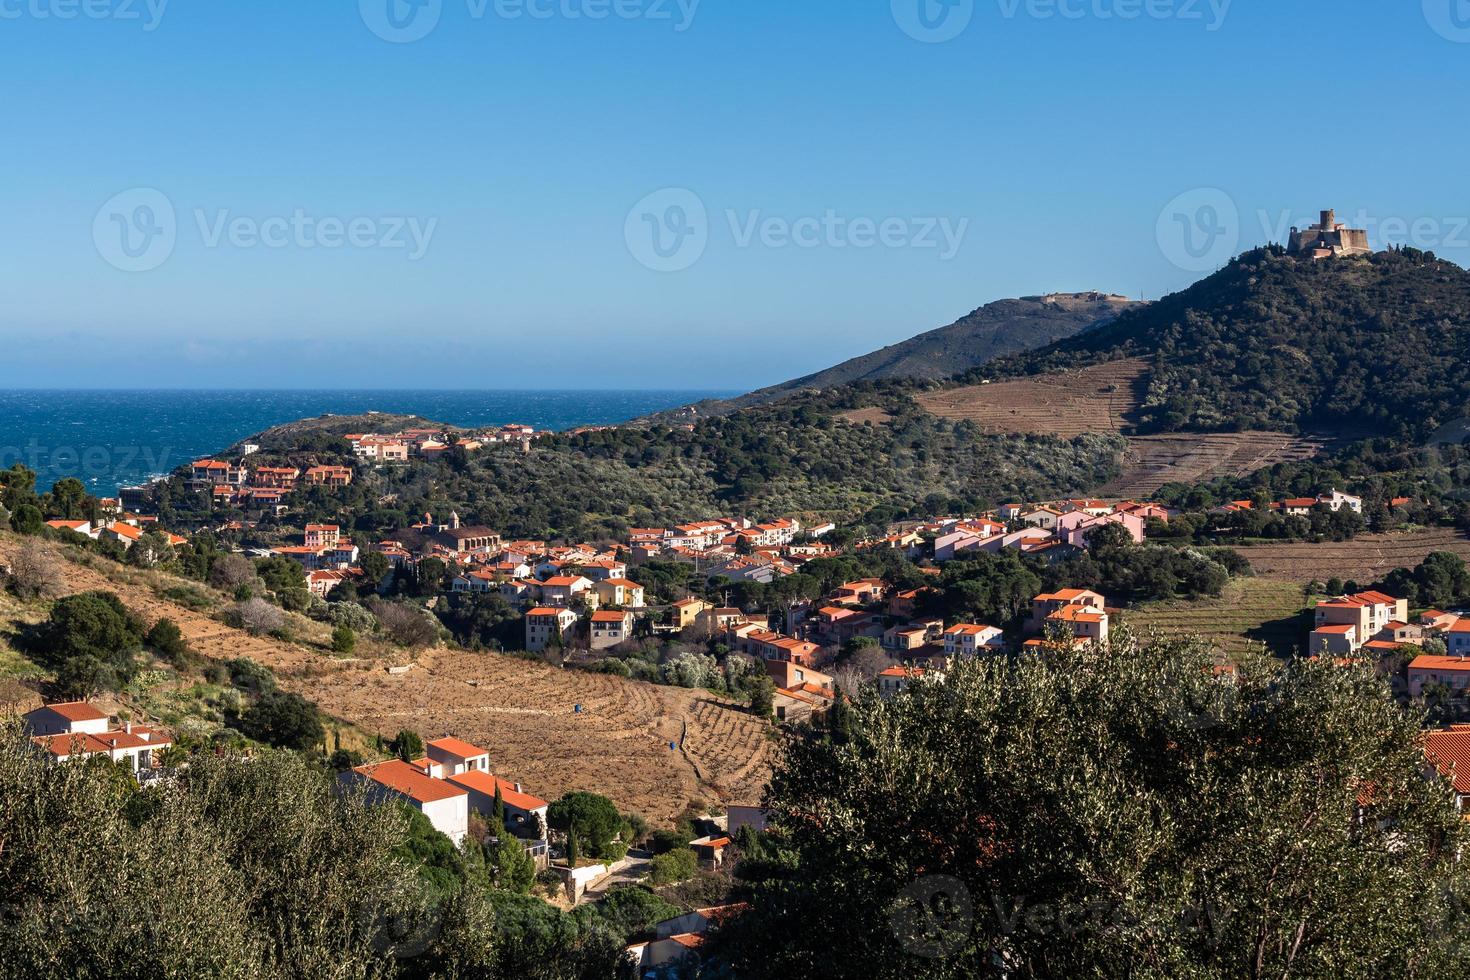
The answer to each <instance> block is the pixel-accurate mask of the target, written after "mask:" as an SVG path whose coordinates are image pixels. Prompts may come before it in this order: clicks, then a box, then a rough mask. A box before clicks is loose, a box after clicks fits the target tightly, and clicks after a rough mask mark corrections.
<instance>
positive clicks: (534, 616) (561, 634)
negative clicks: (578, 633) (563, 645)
mask: <svg viewBox="0 0 1470 980" xmlns="http://www.w3.org/2000/svg"><path fill="white" fill-rule="evenodd" d="M575 625H577V614H576V613H574V612H572V611H571V610H570V609H567V608H566V607H561V608H552V607H549V606H541V607H539V608H536V609H532V610H531V611H530V612H528V613H526V649H527V650H530V651H531V652H532V653H539V652H540V651H542V650H545V649H546V648H547V647H549V646H551V645H552V643H553V641H555V640H558V639H560V640H562V641H565V640H566V639H567V634H569V633H570V632H571V631H572V627H573V626H575Z"/></svg>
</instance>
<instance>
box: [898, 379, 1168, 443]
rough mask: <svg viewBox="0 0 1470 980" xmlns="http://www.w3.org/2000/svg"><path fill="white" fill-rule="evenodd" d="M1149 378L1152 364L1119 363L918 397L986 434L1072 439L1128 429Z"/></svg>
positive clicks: (927, 406)
mask: <svg viewBox="0 0 1470 980" xmlns="http://www.w3.org/2000/svg"><path fill="white" fill-rule="evenodd" d="M1147 379H1148V365H1147V363H1146V362H1144V361H1142V360H1128V361H1113V362H1110V363H1108V364H1100V365H1098V366H1096V367H1090V368H1083V369H1082V370H1080V371H1070V372H1067V373H1065V374H1049V375H1043V376H1040V377H1035V378H1020V379H1018V380H1015V381H998V382H996V383H994V384H988V385H972V386H970V387H967V388H952V389H950V390H948V391H936V392H929V393H926V394H922V395H919V396H918V397H917V398H916V399H915V400H916V401H917V402H918V403H919V404H920V405H921V406H923V408H924V409H925V410H927V411H929V412H932V413H934V414H935V415H939V416H942V417H944V418H951V419H969V420H970V421H972V422H974V423H976V424H977V425H979V426H980V427H981V428H982V429H983V430H984V431H986V432H992V433H997V434H999V433H1008V432H1018V433H1034V434H1040V435H1059V436H1063V437H1068V438H1070V437H1072V436H1078V435H1082V434H1084V433H1088V432H1101V433H1106V432H1121V431H1123V430H1124V429H1125V428H1127V426H1128V424H1129V417H1130V416H1131V415H1132V413H1133V412H1134V411H1135V410H1136V409H1137V408H1138V406H1139V404H1140V402H1141V400H1142V397H1143V392H1144V389H1145V387H1146V385H1147Z"/></svg>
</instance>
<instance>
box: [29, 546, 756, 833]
mask: <svg viewBox="0 0 1470 980" xmlns="http://www.w3.org/2000/svg"><path fill="white" fill-rule="evenodd" d="M15 546H16V542H15V539H14V538H13V537H10V536H8V535H6V536H0V560H4V557H5V556H6V555H8V554H10V553H11V552H12V551H13V549H14V548H15ZM63 564H64V571H65V574H66V579H67V586H68V590H69V591H71V592H82V591H88V590H92V589H104V590H107V591H112V592H116V593H117V594H118V595H119V597H121V598H122V600H123V602H124V603H126V604H127V605H128V606H129V607H130V608H132V609H133V610H135V611H136V612H138V613H139V614H140V615H141V616H142V617H143V618H144V619H145V620H147V621H149V622H152V621H153V620H156V619H158V618H159V617H161V616H168V617H170V618H171V619H173V620H174V621H175V622H177V623H178V624H179V627H180V629H181V630H182V631H183V633H184V636H185V637H186V638H187V639H188V641H189V643H190V645H191V646H192V647H193V648H194V649H195V650H197V651H198V652H199V653H200V654H202V655H204V656H205V657H208V658H210V659H213V660H230V659H233V658H235V657H249V658H251V659H253V660H257V661H259V662H261V663H263V664H266V665H267V666H269V667H270V668H271V669H272V670H274V671H275V672H276V673H277V675H278V676H279V677H280V679H281V682H282V684H283V686H285V687H286V688H287V689H288V690H293V691H296V692H298V693H300V694H302V695H303V696H305V697H308V698H310V699H311V700H313V701H316V702H317V703H318V704H319V705H320V706H321V707H322V709H323V710H324V711H326V712H327V713H329V714H331V715H332V716H334V717H336V718H340V719H342V720H343V721H346V722H348V723H350V724H352V725H355V726H357V727H358V728H360V729H362V731H363V732H364V733H366V734H367V735H368V736H369V737H371V736H372V735H374V734H381V735H383V737H384V738H385V739H386V738H390V737H392V736H393V735H394V734H396V733H397V732H398V730H399V729H402V728H410V729H413V730H415V731H418V732H419V733H420V734H422V735H423V736H424V737H425V738H426V739H428V738H438V737H440V736H443V735H454V736H456V737H458V738H463V739H465V740H467V741H470V742H472V743H475V744H478V745H483V746H484V747H485V748H487V749H488V750H489V751H490V754H491V762H492V764H493V765H494V766H495V768H496V770H497V772H498V773H499V774H500V775H502V776H504V777H505V778H507V779H513V780H516V781H518V782H522V783H524V784H525V785H526V787H527V790H528V791H529V792H532V793H535V794H536V795H538V796H541V797H543V798H545V799H556V798H557V797H559V796H560V795H561V794H563V793H565V792H567V791H570V790H587V791H591V792H596V793H601V794H603V795H606V796H608V797H610V798H611V799H612V800H614V801H615V802H617V803H618V805H619V806H620V807H622V808H624V809H626V810H628V811H630V812H636V813H640V814H642V815H643V816H645V817H646V818H647V819H648V820H649V821H650V822H653V823H655V824H660V825H662V824H672V822H673V821H674V820H675V819H676V818H677V817H678V816H679V814H680V813H682V812H683V810H684V808H685V807H686V805H687V804H689V803H690V802H693V801H709V802H715V801H724V802H741V803H746V802H754V801H756V800H758V799H759V798H760V794H761V790H762V788H763V786H764V784H765V781H766V779H767V778H768V776H769V773H770V768H771V764H772V760H773V758H774V752H775V746H774V743H773V742H772V741H771V740H770V737H769V734H768V732H769V729H768V727H767V726H765V725H763V724H761V723H760V722H758V721H756V720H755V719H754V718H752V717H751V716H750V715H748V714H746V713H745V712H743V711H740V710H738V709H737V708H735V707H733V706H731V705H729V704H727V703H725V702H722V701H720V700H719V699H718V698H715V697H712V696H711V695H709V694H708V693H707V692H703V691H691V690H686V689H683V688H673V687H662V686H655V685H652V684H644V683H635V682H632V681H627V680H623V679H621V678H617V677H611V676H608V675H605V674H591V673H586V672H583V671H567V670H559V669H557V668H553V667H550V666H547V665H545V664H542V663H538V662H534V661H529V660H521V659H518V658H515V657H508V656H503V655H499V654H477V653H470V652H468V651H464V650H451V649H442V648H441V649H437V650H433V651H425V652H423V653H422V654H420V655H418V656H417V658H416V662H417V666H416V667H414V668H413V669H412V670H410V671H409V672H408V673H405V674H397V675H390V674H389V673H388V672H387V670H386V669H385V667H384V665H382V664H376V663H372V662H369V661H364V660H357V661H341V660H337V659H335V658H333V657H331V656H330V655H328V654H326V653H325V652H320V653H319V652H316V651H314V650H311V649H309V648H306V647H302V646H298V645H295V644H290V643H282V642H279V641H277V640H273V639H271V638H269V637H254V636H250V635H249V634H247V633H244V632H242V631H240V630H235V629H232V628H230V627H228V626H225V625H223V624H222V623H219V622H218V621H216V620H214V619H211V618H210V617H209V616H208V615H206V614H203V613H197V612H192V611H190V610H188V609H185V608H183V607H181V606H177V605H174V604H173V603H170V602H167V601H166V600H163V599H160V598H159V597H158V596H157V595H155V594H154V592H153V590H152V589H151V588H149V587H148V585H147V584H145V583H142V582H141V581H138V582H133V583H129V582H126V581H114V580H113V579H112V578H111V577H109V575H104V574H103V573H102V571H99V570H96V569H93V568H86V567H82V566H80V565H73V564H70V563H63ZM97 565H98V568H106V569H110V570H114V571H118V572H122V573H123V574H126V573H127V572H128V570H125V569H121V567H120V566H111V564H110V563H106V562H103V561H101V560H98V562H97ZM196 585H197V583H196ZM578 705H581V711H578V710H577V706H578ZM671 742H674V743H678V745H679V747H678V748H676V749H670V748H669V744H670V743H671Z"/></svg>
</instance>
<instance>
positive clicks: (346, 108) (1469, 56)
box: [0, 0, 1470, 389]
mask: <svg viewBox="0 0 1470 980" xmlns="http://www.w3.org/2000/svg"><path fill="white" fill-rule="evenodd" d="M415 2H419V3H425V4H427V6H424V7H423V8H421V9H415V8H414V7H413V6H412V5H411V4H410V2H409V0H362V2H361V3H359V2H358V0H315V2H303V0H250V2H243V0H192V2H185V0H172V2H168V3H164V2H163V0H0V91H3V92H4V93H5V96H4V98H3V100H0V133H3V136H0V167H3V173H4V179H3V180H0V215H3V219H0V220H3V228H4V234H3V235H0V386H6V387H52V386H63V387H160V386H177V387H215V386H220V387H236V388H238V387H318V388H354V387H355V388H361V387H449V388H466V387H487V388H494V387H510V388H525V387H535V386H545V387H560V388H567V387H571V388H587V387H605V388H641V387H659V388H719V389H735V388H750V387H755V386H759V385H762V384H767V383H772V382H775V381H779V380H782V379H785V378H788V377H792V376H795V375H799V374H802V373H805V372H808V371H811V370H814V369H817V368H820V367H822V366H825V365H827V364H830V363H834V362H836V361H838V360H841V359H843V358H845V357H848V356H852V355H855V354H859V353H863V352H865V351H867V350H870V349H873V348H875V347H879V346H882V345H884V344H887V343H892V342H895V341H897V340H900V339H902V338H905V337H908V336H910V335H912V334H914V333H917V332H920V331H922V330H926V329H930V328H932V327H936V326H939V325H942V324H944V323H948V322H950V321H951V320H953V319H955V318H956V317H958V316H960V315H962V314H964V313H966V312H968V311H969V310H970V309H972V308H974V307H976V306H979V305H981V304H982V303H985V302H988V301H991V300H994V299H998V298H1002V297H1006V296H1013V295H1021V294H1028V293H1036V292H1044V291H1050V290H1080V289H1104V290H1111V291H1116V292H1124V293H1128V294H1130V295H1134V296H1138V295H1144V296H1148V297H1157V296H1159V295H1160V294H1162V293H1164V292H1168V291H1171V290H1174V289H1177V288H1180V287H1182V286H1184V285H1187V284H1188V283H1190V282H1191V281H1193V280H1194V279H1196V278H1198V276H1199V274H1200V271H1199V270H1200V269H1201V268H1210V267H1213V266H1215V265H1218V264H1219V263H1220V258H1221V255H1222V254H1223V252H1222V250H1224V251H1228V250H1230V247H1231V246H1238V248H1237V250H1238V249H1243V248H1246V247H1250V246H1251V245H1254V244H1257V243H1259V242H1262V241H1265V240H1267V239H1270V238H1275V237H1278V234H1279V232H1278V231H1277V229H1281V230H1283V231H1284V229H1285V228H1286V227H1289V225H1290V224H1291V223H1295V222H1302V221H1305V220H1306V219H1307V218H1309V217H1312V218H1314V217H1315V213H1316V211H1317V209H1319V208H1324V207H1334V206H1335V207H1336V208H1337V209H1338V211H1339V216H1340V217H1343V218H1347V219H1349V220H1352V219H1355V218H1361V219H1363V220H1364V221H1366V222H1367V223H1368V224H1369V225H1370V231H1371V232H1373V234H1374V238H1375V241H1376V242H1377V243H1379V244H1382V243H1385V242H1388V241H1411V242H1414V243H1417V244H1421V245H1424V246H1427V247H1431V248H1434V249H1435V250H1436V251H1438V252H1440V253H1441V254H1442V255H1445V256H1446V257H1449V258H1452V259H1454V260H1455V261H1458V262H1460V263H1461V264H1467V263H1470V229H1467V227H1466V226H1467V225H1470V191H1467V189H1466V184H1465V180H1464V162H1465V160H1466V159H1467V158H1470V152H1467V151H1470V129H1467V127H1466V126H1465V125H1464V118H1465V116H1464V100H1465V94H1466V82H1467V81H1470V2H1466V0H1397V2H1393V3H1384V2H1381V0H1291V2H1282V0H1276V2H1263V0H1253V2H1249V3H1247V2H1244V0H1234V2H1228V0H1029V2H1028V0H951V2H953V3H954V4H956V6H954V7H953V9H948V10H947V9H946V8H945V7H943V6H941V0H779V2H778V0H699V2H697V3H696V2H695V0H415ZM390 3H392V4H394V5H395V9H394V10H392V11H390V10H389V7H388V5H389V4H390ZM921 3H922V4H925V5H927V6H926V12H927V14H928V18H927V20H921V19H920V18H919V16H918V15H919V13H920V9H919V5H920V4H921ZM390 13H392V14H394V19H391V20H390V19H389V14H390ZM533 14H534V16H533ZM946 17H948V19H946ZM926 24H927V25H929V26H927V27H926V26H925V25H926ZM394 25H398V26H397V27H395V26H394ZM430 28H432V29H430ZM375 29H376V33H375ZM418 33H423V34H424V36H422V37H421V38H418V39H416V40H413V39H411V36H413V35H416V34H418ZM950 34H953V35H954V36H953V37H949V39H947V40H943V39H942V38H944V37H947V36H948V35H950ZM380 35H386V36H387V37H388V38H390V39H391V40H385V38H384V36H380ZM1210 209H1213V210H1210ZM1176 215H1177V216H1179V217H1176ZM1191 226H1193V227H1192V228H1191ZM1211 229H1216V230H1217V232H1218V233H1216V234H1213V235H1209V234H1208V233H1209V232H1210V231H1211ZM655 231H657V232H658V235H659V239H658V242H659V244H660V248H659V249H655V248H652V247H651V245H652V243H653V241H654V239H653V237H652V236H653V234H654V232H655ZM1186 231H1188V232H1189V233H1190V234H1191V235H1193V236H1195V237H1193V238H1192V239H1191V241H1193V242H1194V244H1195V245H1197V246H1199V247H1197V248H1195V249H1194V250H1193V251H1191V250H1190V248H1187V247H1185V245H1186V244H1187V243H1185V242H1183V241H1182V240H1181V236H1183V235H1184V234H1185V233H1186ZM124 235H126V236H127V237H126V239H124V237H123V236H124ZM640 236H641V237H640ZM124 244H127V245H128V248H126V249H124V248H123V245H124ZM1206 245H1213V246H1214V248H1213V249H1206V248H1205V247H1204V246H1206Z"/></svg>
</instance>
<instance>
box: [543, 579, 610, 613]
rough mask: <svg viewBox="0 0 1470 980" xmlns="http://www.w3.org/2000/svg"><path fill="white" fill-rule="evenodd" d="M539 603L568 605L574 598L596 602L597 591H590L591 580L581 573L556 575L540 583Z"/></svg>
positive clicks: (594, 603) (593, 603)
mask: <svg viewBox="0 0 1470 980" xmlns="http://www.w3.org/2000/svg"><path fill="white" fill-rule="evenodd" d="M540 592H541V603H542V605H546V606H570V605H571V604H572V601H573V600H574V599H578V598H581V599H583V600H584V601H586V600H590V601H591V604H592V605H596V604H597V593H596V592H594V591H592V580H591V579H588V578H583V577H582V576H581V575H556V576H553V577H552V578H549V579H547V580H546V581H545V582H542V583H541V585H540Z"/></svg>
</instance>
